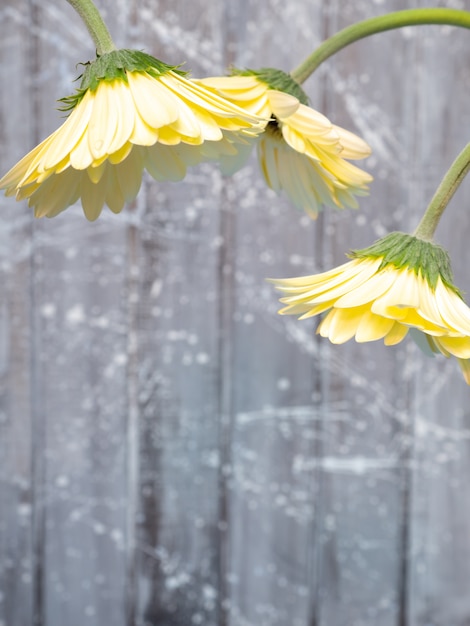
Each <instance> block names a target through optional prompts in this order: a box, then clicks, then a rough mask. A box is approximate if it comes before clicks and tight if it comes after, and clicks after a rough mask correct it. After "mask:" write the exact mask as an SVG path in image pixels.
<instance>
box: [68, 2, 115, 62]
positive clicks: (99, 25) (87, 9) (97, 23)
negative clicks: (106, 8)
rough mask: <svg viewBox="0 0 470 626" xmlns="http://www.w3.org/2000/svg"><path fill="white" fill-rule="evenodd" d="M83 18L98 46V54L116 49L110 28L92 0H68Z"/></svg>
mask: <svg viewBox="0 0 470 626" xmlns="http://www.w3.org/2000/svg"><path fill="white" fill-rule="evenodd" d="M67 2H68V3H69V4H70V5H71V6H72V7H73V8H74V9H75V11H76V12H77V13H78V14H79V16H80V17H81V18H82V20H83V22H84V24H85V26H86V27H87V29H88V32H89V33H90V35H91V38H92V39H93V42H94V44H95V46H96V54H97V56H101V55H103V54H106V53H107V52H112V51H113V50H116V46H115V45H114V42H113V40H112V38H111V35H110V33H109V30H108V28H107V26H106V24H105V23H104V21H103V18H102V17H101V15H100V13H99V11H98V9H97V8H96V6H95V5H94V4H93V2H92V0H67Z"/></svg>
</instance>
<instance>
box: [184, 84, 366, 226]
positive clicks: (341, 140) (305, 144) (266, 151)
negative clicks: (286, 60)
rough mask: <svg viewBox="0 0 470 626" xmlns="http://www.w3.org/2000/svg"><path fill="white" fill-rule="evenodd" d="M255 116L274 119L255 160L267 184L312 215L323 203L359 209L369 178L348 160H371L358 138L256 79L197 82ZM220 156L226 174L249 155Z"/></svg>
mask: <svg viewBox="0 0 470 626" xmlns="http://www.w3.org/2000/svg"><path fill="white" fill-rule="evenodd" d="M195 82H197V83H198V84H202V85H205V86H207V87H211V88H212V89H214V91H215V92H216V93H218V94H219V95H222V96H223V97H224V98H226V99H228V100H230V101H231V102H233V103H234V104H237V105H238V106H240V107H242V108H243V109H245V110H246V111H249V112H250V113H252V114H253V115H258V116H259V117H262V118H267V119H272V118H273V117H274V118H275V119H272V121H271V122H270V123H268V124H267V125H266V128H265V132H264V133H263V134H262V135H260V137H259V141H258V157H259V162H260V166H261V170H262V172H263V175H264V177H265V179H266V182H267V183H268V185H269V186H270V187H271V189H273V190H274V191H277V192H280V191H281V190H284V191H285V192H286V193H287V195H288V196H289V197H290V199H291V200H292V202H293V203H294V204H295V205H296V206H297V207H298V208H301V209H303V210H305V211H306V212H307V213H308V214H309V215H310V216H311V217H313V218H315V217H316V216H317V215H318V211H319V210H320V208H321V206H322V205H328V206H333V207H336V208H344V207H346V206H348V207H353V208H355V207H357V206H358V204H357V200H356V198H355V196H361V195H365V194H366V193H367V190H368V187H367V185H368V183H370V182H371V180H372V177H371V176H370V175H369V174H367V173H366V172H364V171H363V170H361V169H359V168H358V167H356V166H355V165H353V164H352V163H349V161H348V160H347V159H364V158H365V157H367V156H369V154H370V152H371V150H370V147H369V145H368V144H367V143H366V142H365V141H363V140H362V139H361V138H359V137H358V136H357V135H354V134H353V133H351V132H349V131H347V130H345V129H343V128H340V127H339V126H335V125H334V124H332V123H331V122H330V121H329V120H328V118H326V117H325V116H324V115H322V114H321V113H318V112H317V111H315V110H314V109H312V108H310V107H308V106H306V105H304V104H301V103H300V102H299V100H298V99H297V98H295V97H294V96H292V95H290V94H288V93H285V92H282V91H278V90H276V89H270V88H269V86H268V85H267V84H266V83H264V82H262V81H261V80H259V79H258V78H257V77H256V76H226V77H213V78H205V79H202V80H198V81H195ZM250 148H251V146H249V148H245V149H244V148H243V147H241V148H240V149H239V152H238V155H236V156H234V157H229V158H224V159H223V160H222V162H223V166H224V168H225V171H226V172H227V173H232V172H233V171H236V170H237V169H239V167H241V166H242V165H243V164H244V162H245V161H246V158H247V157H248V155H249V149H250Z"/></svg>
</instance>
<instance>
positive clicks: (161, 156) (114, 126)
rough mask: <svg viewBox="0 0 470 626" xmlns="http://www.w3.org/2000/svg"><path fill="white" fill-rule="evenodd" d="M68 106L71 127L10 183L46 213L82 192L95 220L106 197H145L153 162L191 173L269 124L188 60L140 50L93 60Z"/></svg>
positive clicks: (167, 171)
mask: <svg viewBox="0 0 470 626" xmlns="http://www.w3.org/2000/svg"><path fill="white" fill-rule="evenodd" d="M62 103H63V105H64V106H63V110H70V115H69V116H68V118H67V119H66V121H65V122H64V123H63V124H62V126H60V128H58V129H57V130H56V131H55V132H54V133H52V135H50V136H49V137H48V138H47V139H45V140H44V141H43V142H42V143H41V144H39V146H37V147H36V148H34V150H32V151H31V152H30V153H29V154H27V155H26V156H25V157H24V158H23V159H22V160H21V161H20V162H19V163H17V164H16V165H15V166H14V167H13V168H12V169H11V170H10V171H9V172H8V173H7V174H6V175H5V176H4V177H3V178H2V179H1V180H0V188H4V189H6V194H7V195H16V198H17V200H22V199H24V198H27V199H28V202H29V205H30V206H32V207H34V209H35V215H36V217H42V216H48V217H53V216H55V215H57V214H58V213H60V212H61V211H63V210H64V209H66V208H67V207H68V206H70V205H71V204H73V203H75V202H76V201H77V200H79V199H80V200H81V203H82V206H83V210H84V212H85V215H86V217H87V218H88V219H89V220H94V219H96V218H97V217H98V216H99V214H100V212H101V209H102V207H103V205H104V204H107V205H108V207H109V208H110V209H111V210H112V211H113V212H115V213H118V212H119V211H121V210H122V208H123V206H124V203H125V202H126V201H130V200H132V199H134V198H135V196H136V195H137V192H138V190H139V187H140V183H141V179H142V172H143V170H144V169H147V170H148V171H149V173H150V174H151V175H152V176H153V177H154V178H155V179H157V180H171V181H177V180H181V179H182V178H183V177H184V176H185V173H186V167H187V166H188V165H194V164H196V163H198V162H200V161H201V160H205V159H210V158H216V157H217V156H219V155H220V154H227V153H234V152H235V149H234V148H233V143H236V142H238V141H244V140H243V139H242V138H241V136H242V135H246V136H248V137H249V136H251V135H252V134H253V133H256V132H259V131H260V130H261V129H262V127H263V123H262V121H261V120H260V119H259V118H258V117H257V116H255V115H252V114H251V113H249V112H248V111H246V110H243V109H241V108H239V107H237V106H236V105H234V104H232V103H231V102H229V101H227V100H224V99H223V98H222V97H220V96H218V95H217V94H215V93H214V92H213V91H210V90H209V89H207V88H206V87H204V86H203V85H197V84H195V83H194V82H192V81H191V80H189V79H188V78H187V77H186V74H185V72H182V71H181V70H180V69H179V68H178V67H176V66H170V65H166V64H165V63H163V62H161V61H159V60H157V59H155V58H153V57H152V56H150V55H148V54H145V53H143V52H139V51H133V50H114V51H112V52H109V53H106V54H103V55H102V56H100V57H98V58H97V59H96V60H95V61H93V62H91V63H87V64H85V70H84V72H83V74H82V76H81V84H80V88H79V89H78V90H77V92H76V93H75V94H74V95H72V96H70V97H68V98H64V99H63V100H62Z"/></svg>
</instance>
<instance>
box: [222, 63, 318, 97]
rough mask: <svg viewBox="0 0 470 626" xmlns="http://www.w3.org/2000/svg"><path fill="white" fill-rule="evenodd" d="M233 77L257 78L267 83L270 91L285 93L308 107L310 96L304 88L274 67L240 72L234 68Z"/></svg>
mask: <svg viewBox="0 0 470 626" xmlns="http://www.w3.org/2000/svg"><path fill="white" fill-rule="evenodd" d="M231 73H232V75H233V76H256V78H258V79H259V80H260V81H261V82H263V83H266V85H268V87H269V88H270V89H277V91H284V92H285V93H288V94H290V95H291V96H294V97H295V98H297V100H298V101H299V102H301V103H302V104H305V105H306V106H308V96H307V94H306V93H305V91H304V90H303V89H302V87H301V86H300V85H299V83H297V82H296V81H295V80H294V79H293V78H292V76H291V75H290V74H286V72H283V71H282V70H277V69H276V68H274V67H262V68H261V69H259V70H239V69H237V68H232V70H231Z"/></svg>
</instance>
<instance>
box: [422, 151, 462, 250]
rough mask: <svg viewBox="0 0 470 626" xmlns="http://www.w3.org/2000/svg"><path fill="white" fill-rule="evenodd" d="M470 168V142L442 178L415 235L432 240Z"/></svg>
mask: <svg viewBox="0 0 470 626" xmlns="http://www.w3.org/2000/svg"><path fill="white" fill-rule="evenodd" d="M469 170H470V143H468V144H467V145H466V146H465V148H464V149H463V150H462V152H461V153H460V154H459V156H458V157H457V158H456V159H455V161H454V162H453V163H452V165H451V166H450V168H449V170H448V171H447V173H446V175H445V176H444V178H443V179H442V182H441V184H440V185H439V187H438V188H437V190H436V193H435V194H434V196H433V198H432V200H431V202H430V203H429V206H428V208H427V209H426V212H425V214H424V215H423V217H422V219H421V221H420V223H419V224H418V226H417V228H416V230H415V232H414V233H413V234H414V236H415V237H418V238H419V239H424V240H426V241H432V238H433V235H434V231H435V230H436V228H437V225H438V224H439V220H440V219H441V215H442V214H443V212H444V210H445V208H446V206H447V205H448V204H449V202H450V200H451V198H452V196H453V195H454V193H455V192H456V191H457V189H458V188H459V185H460V183H461V182H462V180H463V179H464V178H465V176H466V174H467V173H468V171H469Z"/></svg>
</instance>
